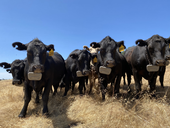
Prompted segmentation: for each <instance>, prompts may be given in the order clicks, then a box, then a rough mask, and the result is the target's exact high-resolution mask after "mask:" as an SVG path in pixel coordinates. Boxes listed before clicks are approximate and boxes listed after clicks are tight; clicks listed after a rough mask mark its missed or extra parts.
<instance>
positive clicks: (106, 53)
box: [96, 36, 124, 100]
mask: <svg viewBox="0 0 170 128" xmlns="http://www.w3.org/2000/svg"><path fill="white" fill-rule="evenodd" d="M99 44H100V53H98V54H97V59H98V61H97V64H96V71H97V72H98V73H99V77H98V79H99V80H98V81H99V84H100V87H101V92H102V100H105V94H106V88H107V84H108V83H110V82H111V83H114V81H115V79H116V83H115V90H114V94H118V93H119V88H120V81H121V77H122V72H123V67H122V66H123V64H122V60H121V56H120V54H121V53H120V52H119V51H118V50H117V48H119V47H121V45H122V44H123V45H124V41H120V42H116V41H115V40H113V39H112V38H111V37H109V36H107V37H105V38H104V39H103V40H102V41H101V42H99Z"/></svg>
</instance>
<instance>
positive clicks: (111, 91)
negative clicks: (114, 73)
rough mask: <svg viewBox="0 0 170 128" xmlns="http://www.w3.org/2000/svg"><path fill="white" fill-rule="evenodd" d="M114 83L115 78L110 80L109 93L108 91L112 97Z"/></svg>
mask: <svg viewBox="0 0 170 128" xmlns="http://www.w3.org/2000/svg"><path fill="white" fill-rule="evenodd" d="M114 83H115V77H114V79H113V80H112V82H111V85H110V91H109V95H110V96H112V95H113V84H114Z"/></svg>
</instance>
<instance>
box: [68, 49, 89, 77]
mask: <svg viewBox="0 0 170 128" xmlns="http://www.w3.org/2000/svg"><path fill="white" fill-rule="evenodd" d="M70 57H72V58H73V59H76V60H77V67H78V71H80V72H81V74H82V75H84V76H87V75H89V73H90V61H91V54H90V53H89V52H88V51H87V50H81V51H80V53H79V54H75V53H74V54H71V55H70Z"/></svg>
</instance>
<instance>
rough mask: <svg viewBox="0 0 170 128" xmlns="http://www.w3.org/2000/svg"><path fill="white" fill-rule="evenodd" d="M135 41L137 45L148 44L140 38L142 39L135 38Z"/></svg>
mask: <svg viewBox="0 0 170 128" xmlns="http://www.w3.org/2000/svg"><path fill="white" fill-rule="evenodd" d="M135 43H136V45H138V46H146V45H148V44H147V42H146V41H144V40H142V39H139V40H137V41H136V42H135Z"/></svg>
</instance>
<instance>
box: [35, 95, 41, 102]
mask: <svg viewBox="0 0 170 128" xmlns="http://www.w3.org/2000/svg"><path fill="white" fill-rule="evenodd" d="M39 94H40V93H39V92H36V98H35V103H36V104H38V103H40V98H39Z"/></svg>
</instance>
